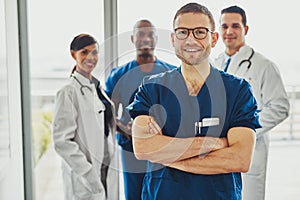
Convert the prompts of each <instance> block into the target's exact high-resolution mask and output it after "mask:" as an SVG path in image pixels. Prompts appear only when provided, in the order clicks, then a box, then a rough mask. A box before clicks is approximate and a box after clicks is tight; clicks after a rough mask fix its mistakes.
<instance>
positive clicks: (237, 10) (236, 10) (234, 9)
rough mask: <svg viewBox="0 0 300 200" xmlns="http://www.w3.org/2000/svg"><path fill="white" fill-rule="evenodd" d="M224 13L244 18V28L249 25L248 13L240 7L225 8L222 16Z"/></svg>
mask: <svg viewBox="0 0 300 200" xmlns="http://www.w3.org/2000/svg"><path fill="white" fill-rule="evenodd" d="M224 13H238V14H240V15H241V16H242V22H243V24H244V26H246V25H247V17H246V13H245V11H244V9H242V8H241V7H239V6H230V7H228V8H224V9H223V10H221V15H222V14H224Z"/></svg>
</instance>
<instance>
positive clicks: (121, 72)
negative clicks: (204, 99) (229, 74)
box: [105, 58, 176, 152]
mask: <svg viewBox="0 0 300 200" xmlns="http://www.w3.org/2000/svg"><path fill="white" fill-rule="evenodd" d="M138 66H139V65H138V63H137V62H136V60H132V61H131V62H129V63H127V64H125V65H123V66H121V67H117V68H113V69H112V71H111V72H110V75H109V76H108V78H107V80H106V83H105V84H106V93H107V95H108V96H109V97H110V98H111V99H116V100H117V101H119V102H120V104H121V105H122V107H123V112H122V116H121V118H120V120H121V121H122V122H123V123H124V124H127V123H128V122H129V121H130V120H131V117H130V115H129V113H128V112H127V111H126V106H128V105H129V104H130V103H131V102H132V101H133V99H134V95H135V93H136V92H137V90H138V88H139V86H140V84H141V83H142V80H143V78H144V77H145V76H148V75H153V74H158V73H161V72H165V71H168V70H171V69H175V68H176V67H175V66H173V65H170V64H168V63H166V62H163V61H161V60H159V59H157V58H156V59H155V63H154V67H153V70H152V71H151V72H149V73H144V72H142V71H141V70H140V68H139V67H138ZM117 140H118V143H119V145H121V147H122V148H123V149H124V150H127V151H130V152H133V148H132V141H131V140H129V139H128V138H127V137H125V136H124V135H121V134H117Z"/></svg>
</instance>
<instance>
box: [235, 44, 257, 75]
mask: <svg viewBox="0 0 300 200" xmlns="http://www.w3.org/2000/svg"><path fill="white" fill-rule="evenodd" d="M253 55H254V50H253V49H252V48H251V55H250V56H249V58H248V59H244V60H242V61H241V62H240V64H239V65H238V66H239V67H241V66H242V64H243V63H248V64H247V70H249V69H250V67H251V65H252V62H251V58H252V57H253Z"/></svg>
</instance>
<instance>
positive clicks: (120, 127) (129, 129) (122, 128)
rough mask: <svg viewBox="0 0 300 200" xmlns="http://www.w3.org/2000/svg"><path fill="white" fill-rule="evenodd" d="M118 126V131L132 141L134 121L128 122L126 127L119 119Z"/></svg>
mask: <svg viewBox="0 0 300 200" xmlns="http://www.w3.org/2000/svg"><path fill="white" fill-rule="evenodd" d="M116 125H117V131H118V132H119V133H121V134H122V135H124V136H125V137H127V138H128V139H130V140H131V138H132V136H131V132H132V121H130V122H128V124H127V125H125V124H123V123H122V122H121V121H120V120H119V119H117V120H116Z"/></svg>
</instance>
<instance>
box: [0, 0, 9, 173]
mask: <svg viewBox="0 0 300 200" xmlns="http://www.w3.org/2000/svg"><path fill="white" fill-rule="evenodd" d="M5 31H6V28H5V10H4V1H2V0H1V1H0V160H1V162H0V174H1V170H2V168H3V166H4V165H5V164H6V163H7V160H8V158H9V121H8V119H9V118H8V88H7V82H8V79H7V60H6V33H5Z"/></svg>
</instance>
